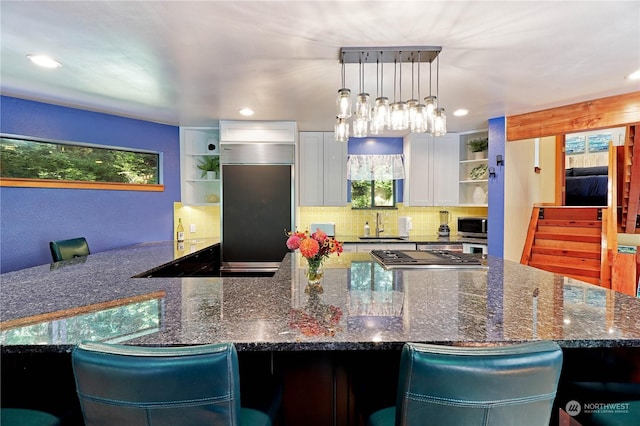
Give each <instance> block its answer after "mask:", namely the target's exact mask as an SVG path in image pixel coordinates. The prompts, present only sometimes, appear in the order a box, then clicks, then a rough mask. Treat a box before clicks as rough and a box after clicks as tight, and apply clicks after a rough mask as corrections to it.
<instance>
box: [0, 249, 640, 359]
mask: <svg viewBox="0 0 640 426" xmlns="http://www.w3.org/2000/svg"><path fill="white" fill-rule="evenodd" d="M283 243H284V242H283ZM211 244H212V242H210V241H209V242H207V241H201V242H200V243H198V245H192V244H190V243H189V242H186V244H185V245H186V248H187V252H188V251H190V250H197V249H199V248H201V247H206V246H207V245H211ZM182 255H183V252H179V251H177V249H176V247H175V243H172V242H159V243H145V244H139V245H135V246H131V247H127V248H123V249H119V250H113V251H108V252H102V253H95V254H92V255H90V256H88V257H87V258H85V259H76V260H74V261H69V262H61V263H59V264H54V265H42V266H38V267H34V268H29V269H24V270H21V271H15V272H10V273H7V274H3V275H1V276H0V280H1V289H2V291H1V292H0V321H1V322H0V343H1V344H2V346H3V349H2V350H3V352H5V353H10V352H39V351H49V352H50V351H54V352H55V351H58V352H66V351H68V350H69V349H70V348H71V347H72V346H73V345H74V344H75V343H77V342H78V341H80V340H84V339H87V340H106V341H111V342H126V343H129V344H144V345H190V344H204V343H212V342H222V341H231V342H234V343H235V344H236V346H237V348H238V350H239V351H343V350H346V351H353V350H356V351H358V350H367V351H369V350H384V349H393V350H395V349H398V348H400V347H401V346H402V344H403V343H404V342H407V341H413V342H431V343H441V344H453V345H487V344H491V345H493V344H501V343H509V342H522V341H529V340H537V339H545V340H554V341H557V342H558V343H559V344H560V345H561V346H562V347H564V348H616V347H640V299H638V298H633V297H629V296H626V295H623V294H620V293H616V292H612V291H609V290H606V289H603V288H600V287H596V286H594V285H591V284H586V283H582V282H580V281H576V280H572V279H569V278H565V277H562V276H559V275H555V274H552V273H549V272H545V271H541V270H538V269H534V268H531V267H528V266H523V265H520V264H518V263H514V262H510V261H506V260H504V259H500V258H494V257H491V256H489V257H488V258H487V263H488V266H489V268H488V269H479V270H406V271H398V270H395V271H385V270H384V269H382V268H381V267H380V266H379V265H378V264H376V263H375V262H373V261H372V260H371V258H370V255H369V254H368V253H343V254H342V255H341V256H339V257H338V256H335V255H332V257H331V258H330V259H329V261H327V262H326V264H325V268H324V272H325V274H324V279H323V289H324V291H323V292H322V293H321V294H316V293H311V294H309V293H306V292H305V287H306V285H307V284H306V281H305V279H304V266H305V261H304V259H302V258H301V257H300V256H299V255H298V254H293V253H292V254H288V255H287V256H286V257H285V258H284V259H283V261H282V264H281V267H280V269H279V270H278V271H277V272H276V274H275V275H274V276H273V277H203V278H195V277H189V278H132V277H133V276H134V275H137V274H140V273H142V272H144V271H147V270H150V269H153V268H155V267H157V266H159V265H162V264H166V263H168V262H171V261H173V260H174V259H176V258H177V257H180V256H182ZM318 318H320V320H318Z"/></svg>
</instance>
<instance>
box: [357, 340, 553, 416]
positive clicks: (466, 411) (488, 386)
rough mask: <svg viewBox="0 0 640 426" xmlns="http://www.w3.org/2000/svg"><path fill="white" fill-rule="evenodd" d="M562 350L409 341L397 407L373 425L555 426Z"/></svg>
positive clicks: (383, 412)
mask: <svg viewBox="0 0 640 426" xmlns="http://www.w3.org/2000/svg"><path fill="white" fill-rule="evenodd" d="M561 369H562V350H561V349H560V347H559V346H558V345H557V344H556V343H555V342H550V341H540V342H533V343H522V344H514V345H507V346H493V347H454V346H441V345H428V344H418V343H407V344H405V346H404V348H403V349H402V355H401V357H400V372H399V373H400V374H399V379H398V382H399V383H398V391H397V395H396V406H395V407H389V408H384V409H382V410H379V411H376V412H374V413H373V414H372V415H371V416H370V417H369V426H382V425H396V426H399V425H439V426H442V425H456V426H457V425H465V426H466V425H500V426H505V425H523V424H526V425H529V426H533V425H545V426H547V425H548V424H549V421H550V419H551V411H552V407H553V401H554V398H555V395H556V391H557V388H558V380H559V378H560V370H561Z"/></svg>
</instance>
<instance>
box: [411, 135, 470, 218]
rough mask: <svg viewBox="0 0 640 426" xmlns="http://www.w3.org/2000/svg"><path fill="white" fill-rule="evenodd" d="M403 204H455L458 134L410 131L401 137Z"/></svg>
mask: <svg viewBox="0 0 640 426" xmlns="http://www.w3.org/2000/svg"><path fill="white" fill-rule="evenodd" d="M403 152H404V160H405V181H404V204H405V205H406V206H455V205H457V204H458V160H459V157H458V155H459V135H458V134H457V133H447V134H446V135H444V136H437V137H434V136H432V135H430V134H426V133H412V134H409V135H407V136H405V137H404V148H403Z"/></svg>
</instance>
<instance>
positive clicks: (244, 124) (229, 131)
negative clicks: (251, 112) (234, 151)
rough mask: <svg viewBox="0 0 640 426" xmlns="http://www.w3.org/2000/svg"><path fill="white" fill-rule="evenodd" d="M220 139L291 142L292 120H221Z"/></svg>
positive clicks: (226, 141)
mask: <svg viewBox="0 0 640 426" xmlns="http://www.w3.org/2000/svg"><path fill="white" fill-rule="evenodd" d="M220 140H221V141H222V142H224V143H228V142H231V143H233V142H264V143H269V142H271V143H293V142H295V140H296V123H295V122H294V121H221V122H220Z"/></svg>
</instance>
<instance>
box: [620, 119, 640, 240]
mask: <svg viewBox="0 0 640 426" xmlns="http://www.w3.org/2000/svg"><path fill="white" fill-rule="evenodd" d="M639 139H640V126H627V140H626V141H625V145H624V147H621V148H622V151H619V152H618V157H619V158H618V164H620V166H619V167H620V168H621V169H622V173H621V174H620V181H619V182H618V186H619V188H620V189H621V192H620V193H619V195H618V198H620V205H621V218H620V232H622V233H625V234H635V233H638V232H640V231H639V229H640V227H639V226H638V214H639V213H640V160H639V159H640V140H639ZM634 158H635V161H634Z"/></svg>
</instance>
